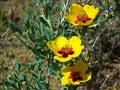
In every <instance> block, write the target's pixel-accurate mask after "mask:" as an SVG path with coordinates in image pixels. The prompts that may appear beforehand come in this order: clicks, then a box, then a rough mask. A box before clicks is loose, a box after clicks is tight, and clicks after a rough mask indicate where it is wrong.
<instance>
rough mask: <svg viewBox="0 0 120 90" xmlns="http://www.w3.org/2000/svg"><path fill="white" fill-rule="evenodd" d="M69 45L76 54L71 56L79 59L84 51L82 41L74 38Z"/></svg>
mask: <svg viewBox="0 0 120 90" xmlns="http://www.w3.org/2000/svg"><path fill="white" fill-rule="evenodd" d="M69 44H70V45H71V46H72V48H73V51H74V54H73V55H71V57H77V56H79V55H80V54H81V51H82V50H83V49H84V46H83V45H80V44H81V39H80V38H79V37H77V36H73V37H72V38H71V39H70V40H69Z"/></svg>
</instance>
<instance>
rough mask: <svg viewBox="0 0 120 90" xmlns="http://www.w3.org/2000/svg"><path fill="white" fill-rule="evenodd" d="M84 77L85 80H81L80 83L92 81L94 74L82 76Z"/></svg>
mask: <svg viewBox="0 0 120 90" xmlns="http://www.w3.org/2000/svg"><path fill="white" fill-rule="evenodd" d="M82 77H83V80H81V81H80V82H87V81H88V80H90V79H91V77H92V72H89V73H88V74H85V75H83V76H82Z"/></svg>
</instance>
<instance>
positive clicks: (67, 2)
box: [60, 0, 69, 24]
mask: <svg viewBox="0 0 120 90" xmlns="http://www.w3.org/2000/svg"><path fill="white" fill-rule="evenodd" d="M68 4H69V0H67V1H66V5H65V8H64V14H63V17H62V19H61V22H60V23H61V24H62V23H63V21H64V15H65V14H66V10H67V6H68Z"/></svg>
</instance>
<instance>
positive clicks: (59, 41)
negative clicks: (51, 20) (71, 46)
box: [47, 36, 68, 55]
mask: <svg viewBox="0 0 120 90" xmlns="http://www.w3.org/2000/svg"><path fill="white" fill-rule="evenodd" d="M66 44H68V40H67V39H66V38H65V37H63V36H58V37H57V38H56V39H55V40H53V41H48V42H47V46H48V48H49V49H50V50H52V51H53V52H54V53H55V54H57V55H59V54H58V53H57V51H58V50H60V49H61V48H62V47H63V46H64V45H66Z"/></svg>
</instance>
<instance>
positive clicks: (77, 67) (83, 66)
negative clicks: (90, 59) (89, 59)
mask: <svg viewBox="0 0 120 90" xmlns="http://www.w3.org/2000/svg"><path fill="white" fill-rule="evenodd" d="M87 69H88V64H86V63H84V62H82V61H79V62H78V63H77V64H76V65H75V66H74V70H77V71H79V72H81V73H85V72H86V70H87Z"/></svg>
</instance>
